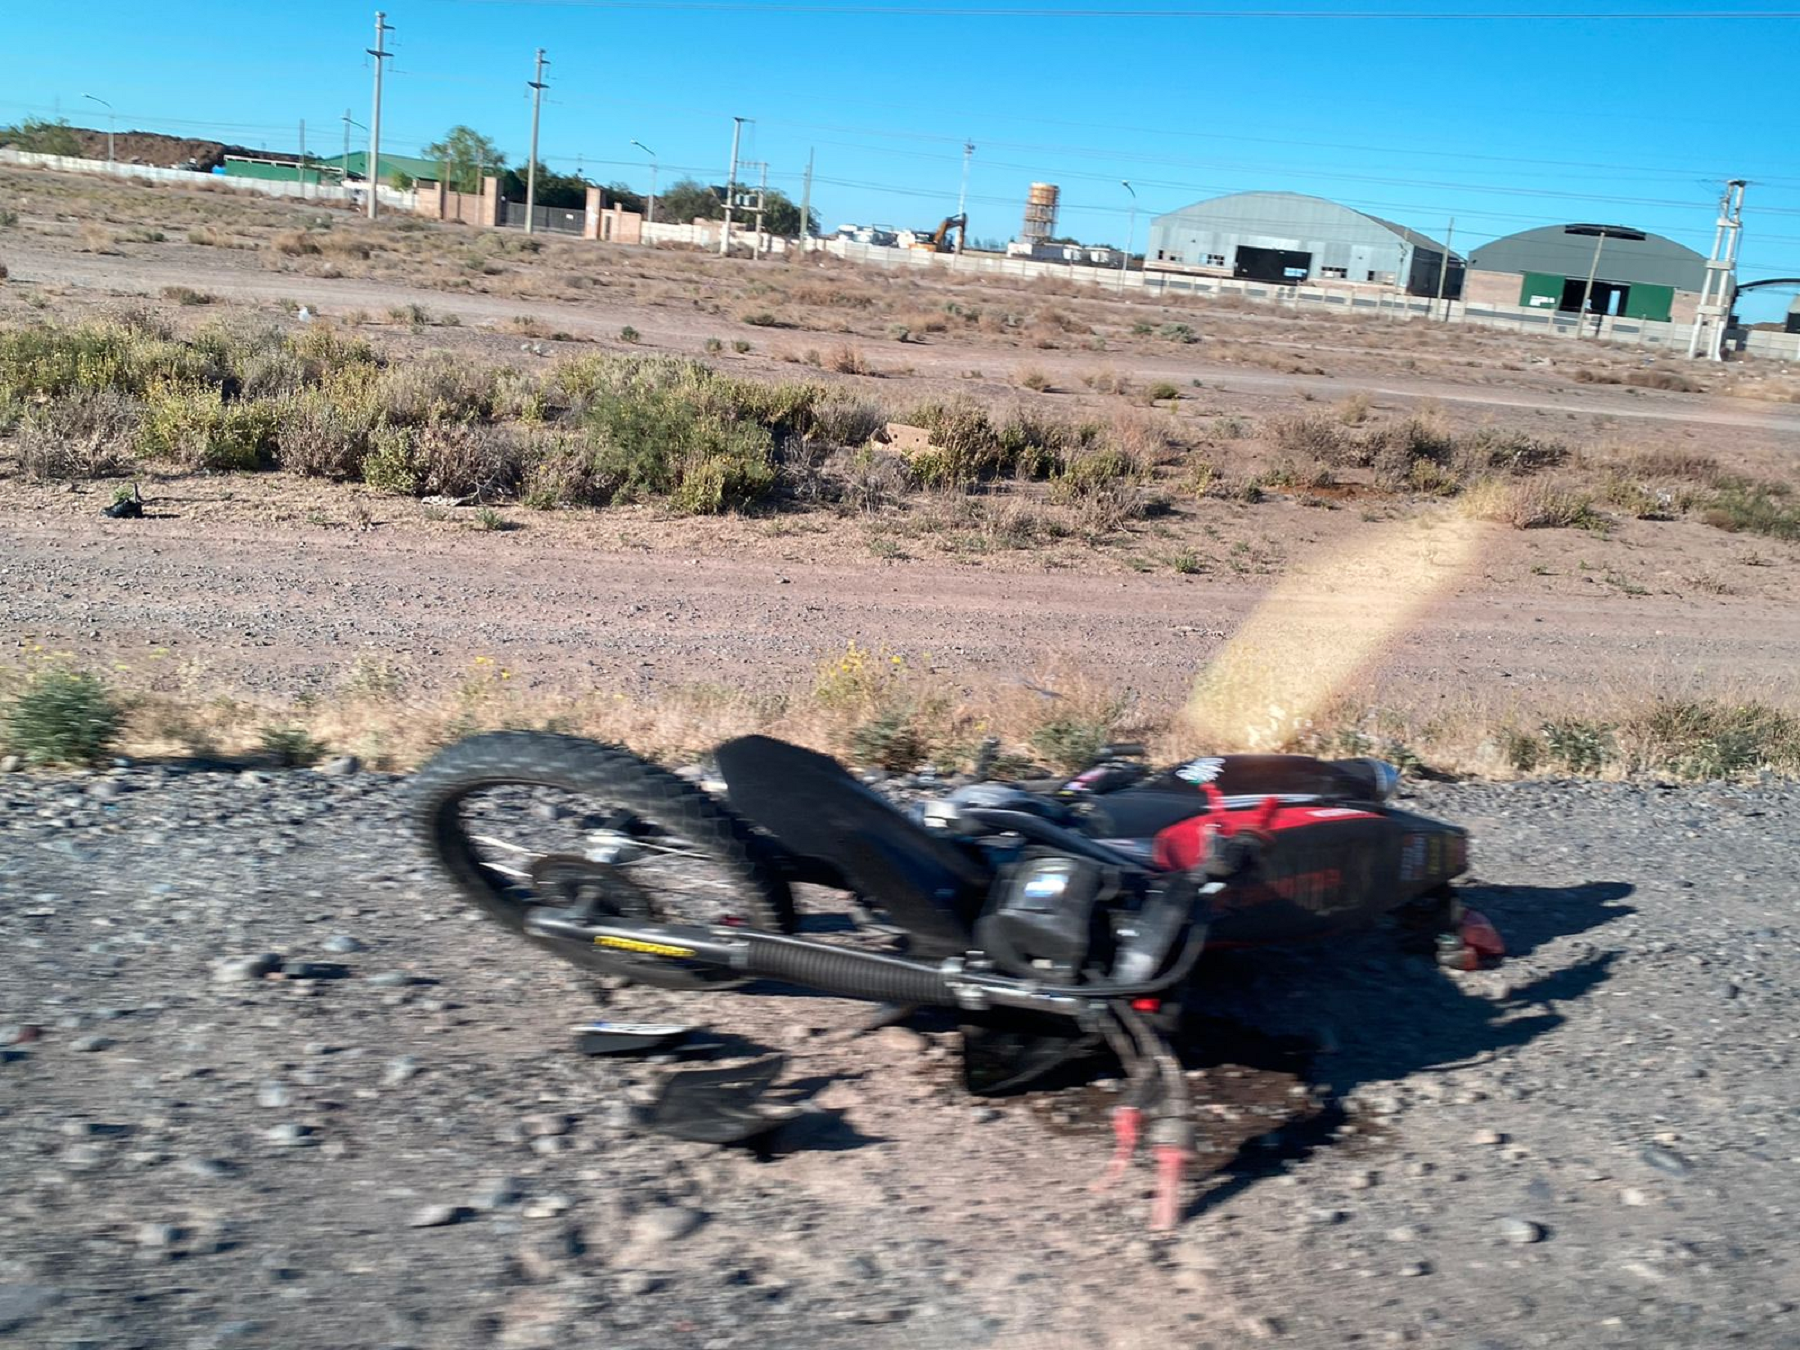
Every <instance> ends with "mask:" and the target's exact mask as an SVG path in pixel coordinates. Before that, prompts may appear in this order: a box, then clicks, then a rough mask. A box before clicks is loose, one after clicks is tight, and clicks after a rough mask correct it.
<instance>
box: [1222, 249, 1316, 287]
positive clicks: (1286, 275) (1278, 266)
mask: <svg viewBox="0 0 1800 1350" xmlns="http://www.w3.org/2000/svg"><path fill="white" fill-rule="evenodd" d="M1231 275H1232V276H1234V277H1241V278H1243V279H1245V280H1247V281H1278V282H1280V283H1281V284H1282V285H1284V286H1293V285H1297V284H1298V283H1300V282H1302V281H1305V280H1306V279H1307V277H1309V276H1311V275H1312V254H1310V253H1300V252H1297V251H1295V250H1294V249H1287V248H1252V247H1250V246H1249V245H1248V244H1240V245H1238V251H1237V257H1236V258H1235V259H1234V260H1233V262H1232V266H1231Z"/></svg>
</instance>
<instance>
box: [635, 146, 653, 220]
mask: <svg viewBox="0 0 1800 1350" xmlns="http://www.w3.org/2000/svg"><path fill="white" fill-rule="evenodd" d="M632 144H633V145H635V146H636V147H637V148H638V149H640V150H642V151H643V152H644V153H645V154H646V155H648V156H650V212H649V215H648V217H647V218H646V219H645V222H644V223H645V224H646V225H654V224H656V151H654V150H652V149H651V148H650V147H649V146H647V145H645V144H644V143H643V142H642V141H633V142H632Z"/></svg>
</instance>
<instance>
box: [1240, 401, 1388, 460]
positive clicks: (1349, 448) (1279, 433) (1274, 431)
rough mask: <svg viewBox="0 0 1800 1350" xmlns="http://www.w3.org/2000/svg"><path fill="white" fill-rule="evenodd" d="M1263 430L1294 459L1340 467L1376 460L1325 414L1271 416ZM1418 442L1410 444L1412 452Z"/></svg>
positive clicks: (1348, 432) (1347, 431)
mask: <svg viewBox="0 0 1800 1350" xmlns="http://www.w3.org/2000/svg"><path fill="white" fill-rule="evenodd" d="M1263 429H1264V432H1265V434H1266V435H1267V436H1268V438H1269V441H1270V443H1271V444H1272V445H1273V446H1274V447H1275V449H1276V450H1277V451H1279V452H1280V453H1282V454H1284V455H1288V456H1291V457H1296V458H1300V459H1305V460H1318V461H1322V462H1323V463H1326V464H1331V465H1337V466H1345V465H1363V464H1368V463H1369V462H1370V460H1371V458H1372V456H1371V455H1370V454H1369V451H1368V450H1367V448H1366V447H1365V446H1364V444H1363V442H1362V440H1361V438H1359V437H1358V436H1357V435H1356V434H1355V433H1354V432H1352V431H1350V430H1349V429H1348V428H1347V427H1346V426H1345V425H1344V423H1343V422H1342V421H1341V420H1340V419H1338V418H1335V417H1327V416H1326V415H1325V414H1323V413H1302V414H1300V415H1299V416H1296V417H1271V418H1270V419H1269V420H1268V421H1267V422H1265V423H1264V424H1263ZM1414 443H1415V442H1413V441H1412V440H1408V441H1407V448H1408V450H1409V451H1410V450H1411V448H1412V446H1413V444H1414Z"/></svg>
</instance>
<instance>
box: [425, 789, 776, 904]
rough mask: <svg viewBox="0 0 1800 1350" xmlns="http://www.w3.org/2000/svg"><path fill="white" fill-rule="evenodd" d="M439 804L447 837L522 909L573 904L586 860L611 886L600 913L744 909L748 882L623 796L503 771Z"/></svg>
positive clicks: (593, 881) (599, 883)
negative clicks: (495, 778) (508, 775)
mask: <svg viewBox="0 0 1800 1350" xmlns="http://www.w3.org/2000/svg"><path fill="white" fill-rule="evenodd" d="M441 812H442V814H441V816H440V821H441V824H442V825H444V826H446V827H448V828H447V829H446V831H445V834H446V835H447V836H448V837H447V838H446V840H445V842H446V843H448V844H449V845H450V846H452V847H454V848H455V849H456V850H457V852H458V853H460V854H461V855H462V856H461V861H462V862H464V863H465V865H466V866H467V867H468V868H469V870H470V871H472V872H474V873H475V874H477V875H478V876H480V877H481V878H482V879H484V880H485V881H486V882H487V883H488V885H489V886H490V887H492V888H493V889H494V890H495V891H496V892H498V893H499V894H500V895H502V896H503V897H504V898H505V899H506V900H507V901H509V902H510V903H511V904H512V905H514V906H516V907H518V909H520V910H524V909H528V908H530V907H534V906H538V905H555V906H557V907H566V906H568V905H569V904H570V903H572V900H573V899H574V898H575V897H576V896H577V895H578V893H579V883H580V882H581V881H582V880H583V877H582V867H583V865H585V866H586V867H588V868H591V869H592V870H591V871H590V872H588V873H587V874H586V878H585V879H586V880H587V881H588V883H589V885H590V889H593V888H598V889H600V890H602V891H603V892H607V891H610V892H611V893H612V903H609V904H603V905H602V906H601V907H600V908H601V912H603V913H604V912H609V911H610V912H612V913H615V914H619V915H624V916H626V917H632V918H646V919H653V920H659V921H662V922H667V923H692V924H712V923H719V922H723V921H727V920H734V919H736V920H741V918H742V915H743V905H742V895H743V883H742V880H741V878H740V877H739V876H738V875H736V874H734V872H733V870H732V869H731V867H730V866H729V865H728V864H727V863H726V862H724V861H723V860H721V859H719V858H718V857H716V856H715V855H714V854H713V853H712V851H711V850H709V849H708V848H706V847H705V845H704V844H703V843H702V842H700V841H697V840H695V839H692V838H690V837H689V836H688V835H686V834H684V833H683V832H682V831H681V830H680V829H679V828H678V827H677V826H676V825H675V824H673V823H671V822H667V821H663V820H658V819H656V818H655V817H654V816H653V815H652V814H650V813H648V812H646V811H644V810H641V809H639V808H638V807H637V806H636V805H634V804H632V803H629V802H625V801H621V800H619V799H618V797H617V796H614V795H609V794H606V793H597V792H582V791H574V790H570V789H566V788H562V787H552V786H547V785H545V784H543V783H541V782H529V781H523V780H502V781H491V782H484V783H481V784H479V785H476V786H473V787H471V788H469V789H467V790H465V791H463V792H461V793H459V794H457V795H456V796H454V797H452V798H451V799H449V800H448V801H446V802H444V803H443V805H442V808H441ZM534 868H535V869H536V870H535V875H534ZM619 897H626V898H627V899H629V900H630V903H624V902H622V901H621V900H620V899H619ZM632 911H637V912H632Z"/></svg>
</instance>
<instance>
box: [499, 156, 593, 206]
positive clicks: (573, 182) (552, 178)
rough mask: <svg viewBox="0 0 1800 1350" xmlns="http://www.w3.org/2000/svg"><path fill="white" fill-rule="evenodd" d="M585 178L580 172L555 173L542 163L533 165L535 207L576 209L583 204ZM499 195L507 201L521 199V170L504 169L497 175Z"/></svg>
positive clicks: (522, 196)
mask: <svg viewBox="0 0 1800 1350" xmlns="http://www.w3.org/2000/svg"><path fill="white" fill-rule="evenodd" d="M587 190H588V182H587V179H585V178H583V177H582V176H581V175H580V174H574V173H557V172H556V171H555V170H554V169H551V168H549V167H548V166H546V165H545V164H543V163H542V162H540V163H539V164H538V166H537V184H536V191H535V193H534V194H533V202H532V204H533V205H535V206H563V207H567V208H569V209H570V210H576V211H578V210H580V209H581V208H582V207H584V206H586V205H587ZM500 195H501V196H502V197H505V198H506V200H507V201H509V202H522V201H524V200H525V169H523V168H518V169H508V170H507V171H506V172H505V173H504V174H502V175H501V178H500Z"/></svg>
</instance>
